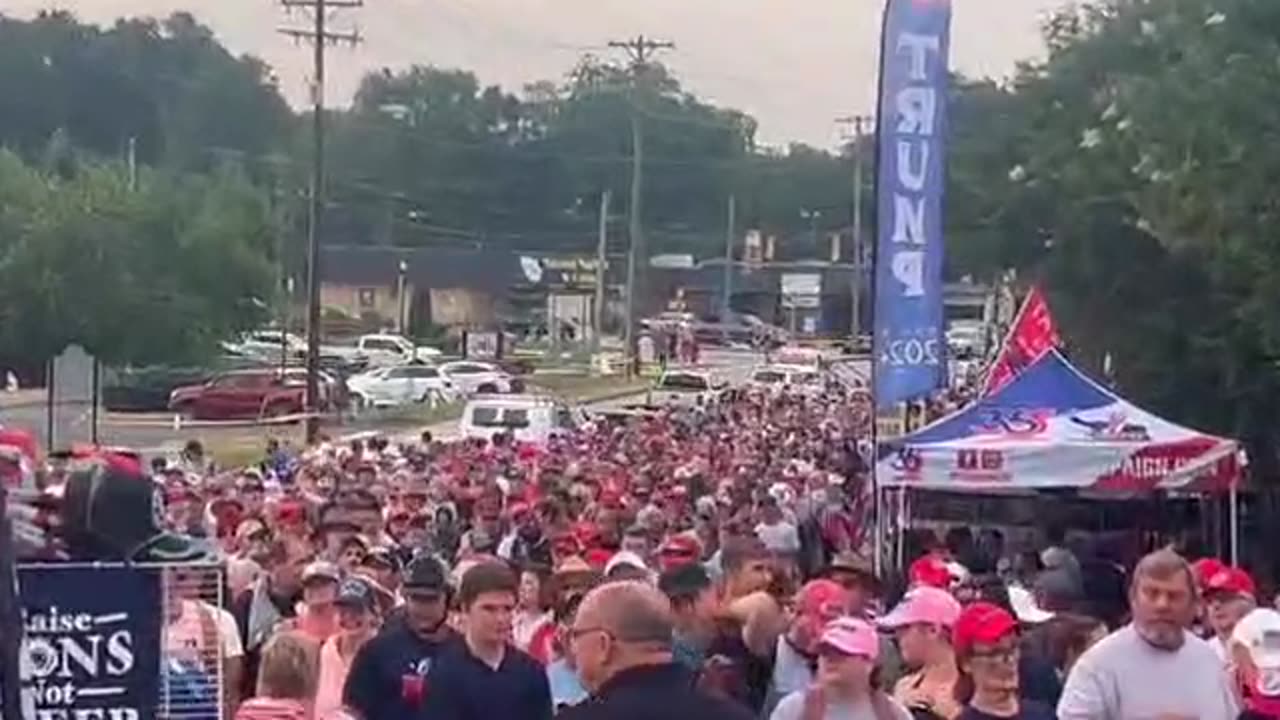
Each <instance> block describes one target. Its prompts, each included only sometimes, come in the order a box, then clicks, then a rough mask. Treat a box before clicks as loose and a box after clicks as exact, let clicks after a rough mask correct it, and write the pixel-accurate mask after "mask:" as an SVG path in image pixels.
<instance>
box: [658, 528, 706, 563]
mask: <svg viewBox="0 0 1280 720" xmlns="http://www.w3.org/2000/svg"><path fill="white" fill-rule="evenodd" d="M701 555H702V545H701V543H699V542H698V539H697V538H695V537H693V536H692V535H684V534H680V535H672V536H671V537H669V538H667V541H666V542H664V543H663V544H662V547H661V548H659V549H658V564H659V565H661V566H662V569H663V570H670V569H672V568H677V567H683V566H685V565H688V564H690V563H695V562H697V561H698V558H699V556H701Z"/></svg>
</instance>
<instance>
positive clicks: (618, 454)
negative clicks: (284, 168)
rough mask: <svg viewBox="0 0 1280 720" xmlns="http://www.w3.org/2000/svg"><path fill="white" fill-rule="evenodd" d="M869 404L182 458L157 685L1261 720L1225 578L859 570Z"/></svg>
mask: <svg viewBox="0 0 1280 720" xmlns="http://www.w3.org/2000/svg"><path fill="white" fill-rule="evenodd" d="M865 403H866V397H865V393H864V392H861V391H859V390H857V389H855V388H845V387H844V386H842V385H840V384H839V383H837V382H835V381H834V380H833V381H832V382H831V383H830V385H829V386H828V387H827V388H826V391H825V392H821V393H815V392H798V391H792V390H789V389H770V390H766V389H759V388H738V389H735V390H732V391H730V392H728V393H726V394H725V395H724V396H723V397H721V398H719V399H718V400H716V401H714V402H710V403H706V404H700V405H697V406H694V407H689V408H682V409H670V410H665V411H662V412H656V413H643V414H639V415H637V416H635V417H632V418H629V419H624V418H615V419H605V418H598V419H596V420H594V421H593V422H592V423H590V424H588V425H587V426H585V427H583V428H581V429H579V430H578V431H576V432H574V433H573V434H571V435H567V436H560V437H556V438H554V439H552V440H551V441H550V442H549V443H548V444H546V445H545V446H540V447H534V446H526V445H521V444H518V443H514V442H512V441H510V439H509V438H507V437H505V436H498V437H496V438H495V439H493V440H492V441H453V442H442V441H438V440H436V439H435V438H433V437H431V436H430V435H428V434H424V435H423V436H422V437H420V438H418V439H416V441H414V442H404V443H393V442H390V441H388V440H386V439H383V438H378V437H374V438H370V439H367V440H363V441H352V442H348V443H322V444H321V445H319V446H317V447H315V448H311V449H308V450H306V451H304V452H301V453H295V452H293V451H291V450H290V449H289V448H286V447H282V446H280V445H279V444H276V443H272V444H271V445H269V447H268V448H267V453H266V455H265V457H264V459H263V461H262V462H261V463H260V464H259V465H258V466H255V467H251V468H247V469H240V470H234V471H231V472H223V471H220V470H219V469H217V468H216V467H213V466H212V464H211V463H210V462H209V461H208V459H207V458H206V457H205V456H204V453H203V450H202V448H201V447H200V446H199V444H198V443H193V444H190V445H189V446H188V447H187V448H186V449H185V450H184V452H183V453H182V455H181V456H180V457H178V458H175V459H172V460H162V461H159V462H157V463H156V464H154V465H153V466H152V467H151V468H150V471H151V472H150V475H151V476H152V477H153V478H154V480H155V483H156V487H158V488H159V489H160V490H161V491H162V492H163V494H164V495H165V498H166V503H165V511H164V517H163V521H164V525H165V529H166V530H168V531H170V532H172V533H175V534H181V535H183V536H197V537H204V538H206V539H207V543H208V544H209V545H210V547H216V551H215V553H214V555H213V556H212V557H215V558H216V560H215V561H214V563H213V564H210V562H209V561H208V558H206V559H204V560H201V561H200V562H195V563H187V564H182V563H175V564H170V565H169V566H168V569H167V570H166V571H165V581H166V588H167V592H166V593H165V597H166V599H167V607H166V618H165V623H166V631H165V633H164V635H165V641H164V645H165V648H164V649H165V666H164V667H165V668H166V670H165V672H166V679H165V693H164V695H165V697H166V698H177V697H182V698H186V699H190V697H191V696H192V695H193V694H198V693H199V692H204V693H205V694H206V695H209V694H210V693H218V694H217V697H207V698H206V700H208V701H209V702H208V703H207V707H209V708H211V709H210V710H209V714H207V715H204V716H201V717H209V718H210V719H211V720H212V719H213V718H218V717H220V715H219V708H221V712H222V713H223V714H222V715H221V717H236V718H242V719H243V720H276V719H281V720H283V719H285V718H290V719H292V718H298V719H299V720H301V719H304V718H306V719H311V718H314V719H315V720H329V719H331V718H343V719H346V718H355V719H357V720H384V719H385V720H392V719H401V718H414V717H417V718H424V719H425V720H437V719H440V720H454V719H457V720H469V719H472V718H474V719H476V720H479V719H481V718H513V719H520V718H529V719H530V720H535V719H536V720H541V719H542V718H551V717H553V716H554V717H562V718H567V719H568V720H579V719H582V720H587V719H591V718H621V719H624V720H626V719H630V718H637V719H638V718H654V717H671V718H686V717H697V718H706V719H707V720H719V719H720V718H724V719H725V720H729V719H730V718H735V719H745V718H751V717H754V718H772V719H773V720H891V719H892V720H899V719H904V718H912V719H915V720H935V719H939V718H941V719H943V720H955V719H956V718H963V719H964V720H990V719H992V718H1025V719H1029V720H1040V719H1042V718H1055V717H1056V718H1062V719H1063V720H1128V719H1130V718H1168V719H1172V718H1197V719H1210V718H1212V719H1217V718H1222V719H1224V720H1233V719H1236V718H1247V719H1249V720H1252V719H1254V718H1280V613H1277V612H1276V611H1275V610H1272V609H1268V608H1261V607H1258V603H1257V600H1256V596H1257V589H1256V587H1255V586H1254V583H1253V580H1252V579H1251V578H1250V576H1249V575H1248V574H1247V573H1246V572H1245V571H1244V570H1242V569H1240V568H1235V567H1229V566H1226V565H1223V564H1221V563H1218V562H1216V561H1212V560H1199V561H1197V562H1195V563H1189V562H1188V561H1187V560H1186V559H1184V558H1183V557H1182V556H1180V555H1178V554H1176V553H1175V552H1173V551H1172V550H1170V549H1161V550H1157V551H1154V552H1152V553H1150V554H1147V555H1146V556H1145V557H1142V558H1141V559H1140V560H1138V561H1137V562H1136V565H1135V564H1128V567H1132V568H1133V569H1132V570H1131V571H1128V572H1126V570H1125V569H1124V568H1125V567H1126V563H1124V562H1123V559H1120V558H1107V559H1105V560H1103V559H1100V558H1096V557H1082V556H1081V554H1080V553H1078V552H1077V551H1075V550H1072V549H1069V548H1068V543H1067V542H1066V534H1065V531H1064V530H1063V529H1061V528H1056V527H1054V528H1048V529H1047V531H1046V532H1044V534H1043V536H1042V537H1041V538H1040V543H1039V547H1038V548H1036V549H1035V551H1034V552H1017V553H1014V552H1012V549H1011V548H1005V547H1004V546H1003V541H1002V538H1001V537H1000V536H999V535H998V533H980V534H979V535H978V536H977V537H974V535H973V534H972V533H971V531H970V530H969V529H968V528H964V527H956V528H951V529H950V531H949V532H947V533H946V534H945V536H944V537H943V538H937V537H935V536H934V535H933V534H932V533H924V534H918V535H916V536H914V538H913V542H912V543H911V545H912V547H915V548H918V550H917V551H915V552H913V553H912V555H914V556H915V557H914V559H912V561H911V562H910V564H909V566H908V567H907V568H905V569H904V571H903V572H901V573H892V572H886V573H880V572H877V568H876V566H875V563H873V562H871V561H870V559H869V557H868V555H867V552H866V551H867V548H868V546H869V543H868V530H869V528H868V511H869V507H868V505H869V502H868V492H867V490H868V488H867V485H866V484H867V479H868V473H867V470H868V468H867V461H868V458H867V457H866V451H867V447H866V443H865V436H866V434H867V430H868V427H867V426H868V424H869V422H870V412H869V408H867V407H866V406H865ZM133 470H135V471H136V472H138V473H139V474H144V475H145V474H147V473H143V468H141V467H136V468H133ZM211 568H216V572H212V573H211V572H210V569H211ZM211 577H212V578H215V579H216V581H217V582H218V583H219V585H218V586H217V587H214V588H211V587H210V580H209V578H211ZM211 590H212V591H211ZM198 677H204V678H205V681H204V685H203V686H201V685H200V683H197V682H194V681H193V678H198ZM215 678H216V679H217V680H218V681H217V682H213V681H212V679H215ZM200 687H203V690H200ZM215 688H216V690H215ZM195 716H196V715H194V714H193V713H192V712H190V711H188V712H186V713H185V714H184V717H195Z"/></svg>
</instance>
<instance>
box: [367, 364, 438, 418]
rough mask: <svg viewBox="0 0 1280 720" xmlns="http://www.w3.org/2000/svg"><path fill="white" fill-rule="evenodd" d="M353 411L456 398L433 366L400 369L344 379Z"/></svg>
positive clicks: (383, 369) (406, 366) (372, 371)
mask: <svg viewBox="0 0 1280 720" xmlns="http://www.w3.org/2000/svg"><path fill="white" fill-rule="evenodd" d="M347 388H348V389H349V391H350V393H351V402H352V404H353V405H354V406H356V407H387V406H395V405H406V404H409V403H417V402H427V401H429V400H431V399H432V396H433V395H434V396H435V397H437V398H440V399H445V400H448V399H451V398H453V397H454V396H455V392H454V387H453V382H452V381H450V380H448V379H447V378H445V377H444V375H443V374H442V373H441V372H440V368H437V367H434V366H432V365H420V364H414V365H401V366H399V367H385V368H378V369H377V370H370V371H368V372H364V373H360V374H359V375H355V376H353V377H350V378H348V379H347Z"/></svg>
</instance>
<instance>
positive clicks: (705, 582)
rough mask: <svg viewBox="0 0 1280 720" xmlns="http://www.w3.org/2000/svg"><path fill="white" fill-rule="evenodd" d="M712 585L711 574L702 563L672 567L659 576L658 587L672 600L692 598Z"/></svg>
mask: <svg viewBox="0 0 1280 720" xmlns="http://www.w3.org/2000/svg"><path fill="white" fill-rule="evenodd" d="M709 587H711V576H710V575H708V574H707V569H706V568H704V567H703V566H702V564H701V563H688V564H685V565H680V566H679V567H675V568H672V569H671V570H668V571H666V572H664V573H662V575H661V576H659V577H658V589H659V590H661V591H662V592H663V594H665V595H666V596H667V597H668V598H670V599H671V600H692V599H693V598H696V597H697V596H698V594H699V593H701V592H702V591H703V590H705V589H707V588H709Z"/></svg>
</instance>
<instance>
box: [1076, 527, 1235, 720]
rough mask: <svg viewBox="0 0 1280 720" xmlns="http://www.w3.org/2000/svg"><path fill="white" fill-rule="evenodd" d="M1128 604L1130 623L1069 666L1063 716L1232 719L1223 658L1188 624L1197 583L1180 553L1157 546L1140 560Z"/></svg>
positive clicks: (1193, 610)
mask: <svg viewBox="0 0 1280 720" xmlns="http://www.w3.org/2000/svg"><path fill="white" fill-rule="evenodd" d="M1129 609H1130V610H1131V612H1132V613H1133V622H1132V623H1131V624H1129V625H1127V626H1125V627H1124V628H1122V629H1120V630H1117V631H1116V632H1114V633H1112V634H1111V635H1109V636H1107V637H1106V638H1105V639H1103V640H1102V641H1101V642H1099V643H1098V644H1097V645H1094V646H1093V647H1092V648H1090V649H1089V650H1088V651H1086V652H1085V654H1084V655H1082V656H1081V657H1080V659H1079V660H1078V661H1077V662H1076V664H1075V666H1074V667H1073V668H1072V670H1071V674H1070V675H1069V676H1067V682H1066V687H1064V688H1063V690H1062V699H1061V701H1060V702H1059V703H1058V718H1059V720H1130V719H1131V718H1160V719H1162V720H1207V719H1208V718H1222V719H1223V720H1230V719H1231V718H1235V717H1236V716H1237V715H1238V714H1239V712H1240V710H1239V707H1238V705H1237V703H1236V698H1235V695H1234V693H1233V692H1232V689H1231V685H1230V682H1229V680H1228V678H1227V674H1226V672H1225V671H1224V669H1223V666H1222V661H1221V660H1219V659H1218V656H1217V654H1215V653H1214V651H1213V648H1211V647H1210V646H1209V644H1208V643H1207V642H1205V641H1203V640H1201V639H1200V638H1197V637H1195V636H1194V635H1192V634H1191V633H1190V632H1188V631H1187V628H1188V627H1189V626H1190V625H1191V622H1192V621H1193V620H1194V619H1195V613H1196V585H1195V580H1194V578H1193V576H1192V573H1191V567H1190V565H1188V564H1187V562H1186V561H1185V560H1183V559H1182V557H1181V556H1179V555H1178V554H1176V553H1174V552H1172V551H1169V550H1160V551H1157V552H1154V553H1152V554H1150V555H1148V556H1146V557H1145V558H1143V559H1142V561H1141V562H1139V563H1138V567H1137V568H1136V569H1135V570H1134V576H1133V585H1132V587H1131V588H1130V590H1129Z"/></svg>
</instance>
